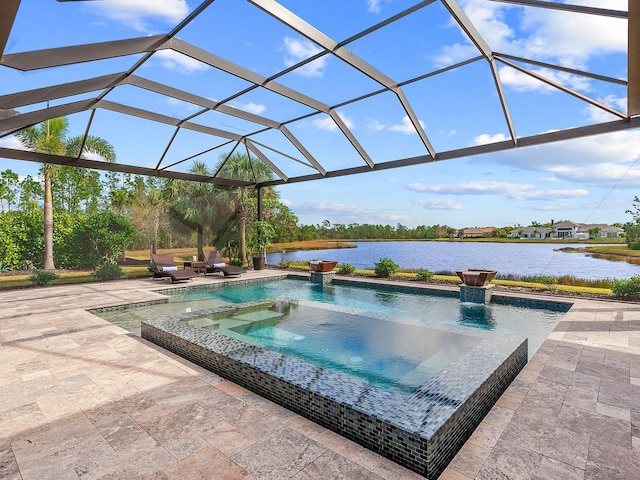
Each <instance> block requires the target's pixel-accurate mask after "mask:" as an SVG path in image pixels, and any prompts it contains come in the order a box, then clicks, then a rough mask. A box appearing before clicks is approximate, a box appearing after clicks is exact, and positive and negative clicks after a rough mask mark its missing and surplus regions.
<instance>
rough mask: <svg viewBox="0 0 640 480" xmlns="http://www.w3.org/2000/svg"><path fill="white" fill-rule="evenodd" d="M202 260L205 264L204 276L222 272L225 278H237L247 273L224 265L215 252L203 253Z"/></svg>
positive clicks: (241, 269)
mask: <svg viewBox="0 0 640 480" xmlns="http://www.w3.org/2000/svg"><path fill="white" fill-rule="evenodd" d="M204 260H205V262H207V271H206V272H205V276H206V275H208V274H210V273H219V272H222V273H223V274H224V276H225V277H237V276H239V275H242V274H243V273H246V272H247V271H246V270H245V269H244V268H241V267H236V266H235V265H227V264H226V263H224V261H223V260H222V257H221V256H220V252H219V251H217V250H211V251H206V252H204Z"/></svg>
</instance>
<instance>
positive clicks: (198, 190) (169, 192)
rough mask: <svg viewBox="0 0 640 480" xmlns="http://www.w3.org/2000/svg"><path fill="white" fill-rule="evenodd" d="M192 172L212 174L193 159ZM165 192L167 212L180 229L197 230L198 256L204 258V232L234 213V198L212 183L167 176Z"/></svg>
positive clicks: (214, 230)
mask: <svg viewBox="0 0 640 480" xmlns="http://www.w3.org/2000/svg"><path fill="white" fill-rule="evenodd" d="M189 171H190V172H191V173H194V174H197V175H204V176H212V175H213V173H214V172H210V171H209V170H208V169H207V166H206V165H205V164H204V163H202V162H194V163H193V165H192V166H191V168H190V169H189ZM165 194H166V196H167V198H168V199H169V215H170V217H171V219H172V220H173V225H174V227H176V228H177V229H179V230H182V231H195V232H196V233H197V248H198V258H199V259H203V258H204V233H205V231H206V230H210V231H211V233H214V234H216V233H218V231H219V230H220V229H221V228H222V227H223V226H224V224H225V223H227V221H228V219H229V218H230V217H231V216H232V215H233V211H234V207H233V201H232V200H231V199H230V198H229V196H228V195H227V194H226V192H225V191H224V190H221V189H218V188H215V187H214V185H213V184H211V183H200V182H188V181H184V180H169V181H168V182H167V186H166V191H165Z"/></svg>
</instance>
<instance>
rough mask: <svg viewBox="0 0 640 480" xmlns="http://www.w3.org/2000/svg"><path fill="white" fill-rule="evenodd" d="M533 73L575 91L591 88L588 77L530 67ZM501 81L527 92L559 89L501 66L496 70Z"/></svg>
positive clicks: (518, 90)
mask: <svg viewBox="0 0 640 480" xmlns="http://www.w3.org/2000/svg"><path fill="white" fill-rule="evenodd" d="M530 71H532V72H533V73H536V74H538V75H540V76H541V77H544V78H546V79H547V80H550V81H552V82H555V83H557V84H560V85H562V86H564V87H567V88H570V89H572V90H576V91H582V92H588V91H590V90H591V83H590V82H589V80H588V79H586V78H584V77H580V76H577V75H571V74H570V73H567V72H558V71H554V70H549V69H545V68H543V69H530ZM498 72H499V74H500V80H502V83H503V84H505V85H507V86H509V87H511V88H513V89H514V90H516V91H517V92H529V91H532V90H538V91H540V92H542V93H552V92H558V91H559V90H558V89H557V88H555V87H552V86H551V85H549V84H547V83H544V82H542V81H540V80H538V79H537V78H533V77H532V76H530V75H527V74H525V73H522V72H520V71H519V70H515V69H513V68H511V67H501V68H500V69H499V70H498Z"/></svg>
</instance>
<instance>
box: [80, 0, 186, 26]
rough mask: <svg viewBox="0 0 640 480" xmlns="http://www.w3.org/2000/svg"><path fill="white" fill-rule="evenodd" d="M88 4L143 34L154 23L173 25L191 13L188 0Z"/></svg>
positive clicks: (116, 1)
mask: <svg viewBox="0 0 640 480" xmlns="http://www.w3.org/2000/svg"><path fill="white" fill-rule="evenodd" d="M87 4H88V6H89V8H93V9H95V10H97V11H99V12H100V13H101V14H102V15H104V16H106V17H108V18H111V19H113V20H115V21H117V22H120V23H123V24H124V25H127V26H129V27H132V28H134V29H135V30H138V31H141V32H147V31H149V30H150V26H149V23H150V22H152V21H161V22H163V23H165V24H169V25H172V24H176V23H178V22H179V21H180V20H182V19H183V18H184V17H186V16H187V14H188V13H189V5H188V4H187V2H186V0H162V1H161V2H160V1H158V0H109V1H108V2H87Z"/></svg>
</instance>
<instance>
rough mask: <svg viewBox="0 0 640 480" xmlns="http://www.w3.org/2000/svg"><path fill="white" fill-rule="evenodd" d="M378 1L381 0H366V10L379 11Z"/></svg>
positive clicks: (380, 1)
mask: <svg viewBox="0 0 640 480" xmlns="http://www.w3.org/2000/svg"><path fill="white" fill-rule="evenodd" d="M380 3H382V0H367V12H371V13H380Z"/></svg>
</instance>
